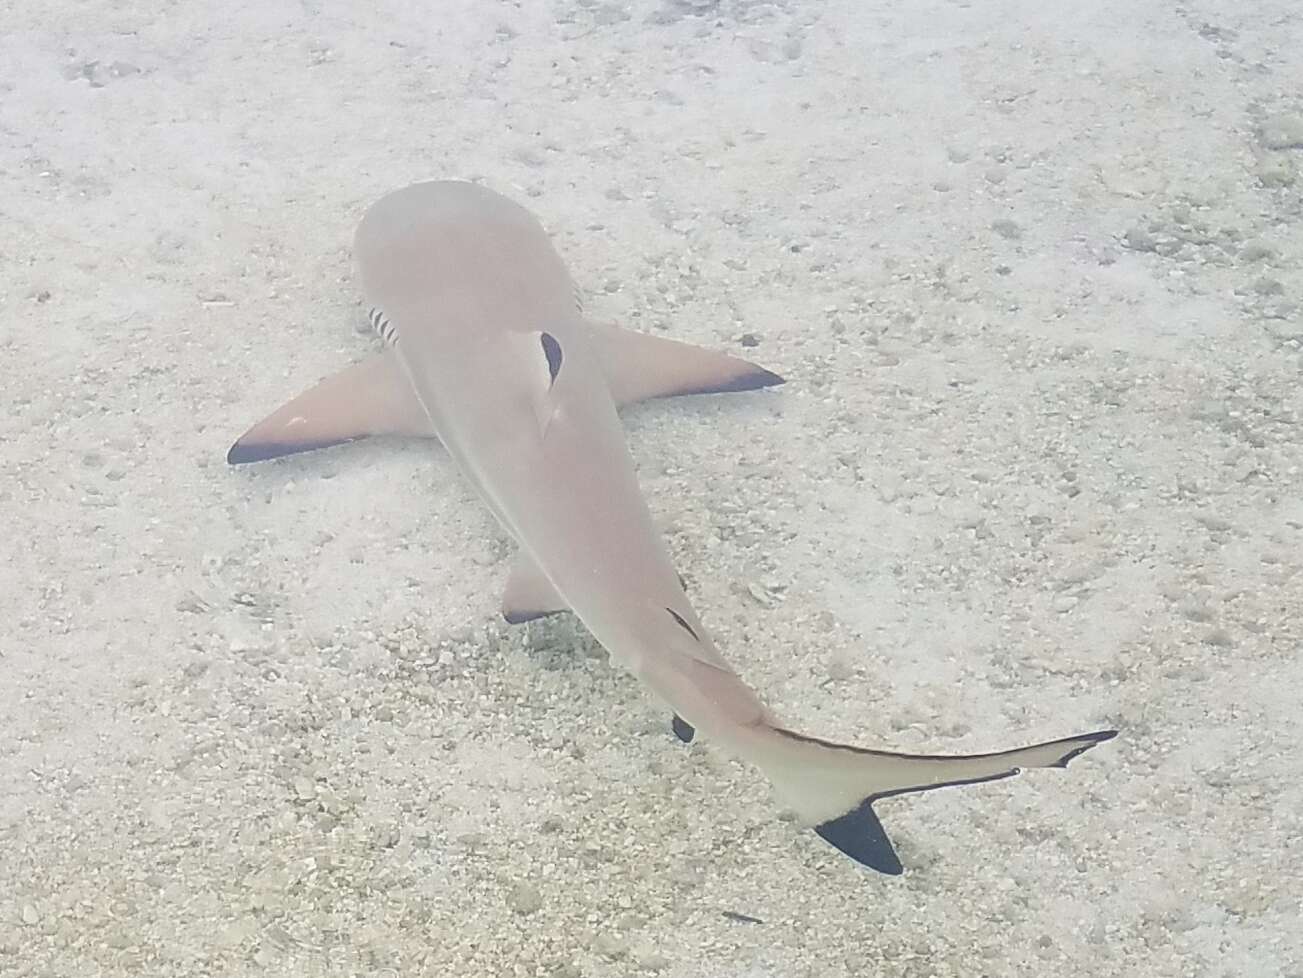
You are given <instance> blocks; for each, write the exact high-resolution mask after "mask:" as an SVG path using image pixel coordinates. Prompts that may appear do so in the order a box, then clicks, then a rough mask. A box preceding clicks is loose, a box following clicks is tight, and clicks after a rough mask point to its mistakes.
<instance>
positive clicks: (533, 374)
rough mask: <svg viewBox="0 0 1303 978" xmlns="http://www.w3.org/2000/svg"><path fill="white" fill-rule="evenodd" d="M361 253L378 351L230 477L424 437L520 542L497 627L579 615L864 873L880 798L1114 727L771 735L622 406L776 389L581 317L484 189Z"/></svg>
mask: <svg viewBox="0 0 1303 978" xmlns="http://www.w3.org/2000/svg"><path fill="white" fill-rule="evenodd" d="M354 257H355V259H356V262H357V266H358V269H359V272H360V278H361V283H362V287H363V290H364V293H365V295H366V297H367V299H368V300H369V303H370V309H371V311H370V313H369V318H370V321H371V324H372V326H373V327H374V329H375V332H376V333H377V334H378V335H379V337H380V340H381V349H380V351H379V352H378V353H376V354H374V355H373V356H371V357H370V358H369V359H366V360H363V361H361V362H359V363H357V364H355V365H353V366H350V367H347V368H346V369H344V370H342V371H341V372H339V373H337V374H335V375H333V376H331V377H328V378H326V379H325V380H323V381H321V382H320V383H318V384H316V385H315V386H313V387H311V388H309V389H308V390H307V391H305V392H304V393H302V394H300V395H299V396H297V397H295V398H294V399H293V400H291V401H289V402H288V403H287V404H285V405H284V406H283V407H281V408H279V409H278V410H276V411H274V412H273V413H272V414H271V415H269V416H268V417H267V418H266V419H264V420H263V421H260V422H259V423H257V424H256V425H254V426H253V427H252V428H250V429H249V430H248V431H247V432H246V433H245V434H244V435H242V436H241V437H240V438H239V439H238V440H237V441H236V442H235V443H234V444H233V445H232V446H231V448H230V450H229V452H228V454H227V461H228V462H230V463H231V464H233V465H241V464H245V463H250V462H256V461H262V460H265V459H271V458H277V457H280V456H286V455H292V454H294V453H298V452H304V451H308V450H312V449H319V448H324V447H327V446H330V445H336V444H341V443H344V442H350V441H354V440H356V439H360V438H367V437H372V436H407V437H418V438H429V439H437V440H438V441H439V442H441V443H442V444H443V446H444V448H445V449H446V450H447V452H448V453H449V454H450V455H451V456H452V458H453V459H454V460H455V461H456V463H457V465H458V466H459V467H460V469H461V471H462V472H463V473H464V475H465V477H466V478H467V479H468V480H469V481H470V483H471V484H472V485H473V487H474V489H475V490H476V492H477V494H478V495H479V497H480V498H481V499H482V500H483V501H484V503H485V504H486V505H487V506H488V508H489V509H490V510H491V511H492V513H493V515H494V516H495V517H496V518H497V520H498V522H499V523H500V524H501V525H502V527H503V529H504V530H505V531H506V532H507V533H508V534H509V535H510V536H511V537H512V539H513V540H514V541H515V542H516V544H517V545H518V551H517V553H516V555H515V557H514V564H513V566H512V568H511V570H510V572H509V574H508V578H507V582H506V588H505V592H504V597H503V604H502V613H503V615H504V616H505V617H506V619H507V620H508V621H509V622H512V623H521V622H527V621H530V620H533V619H536V618H540V617H542V616H545V615H551V614H554V613H557V612H563V611H570V612H573V613H574V614H575V615H576V616H578V618H579V620H580V621H581V622H582V623H583V625H584V626H585V627H586V628H587V629H588V631H589V632H590V633H591V634H592V635H593V636H594V638H595V639H596V640H597V641H598V642H599V643H600V644H601V645H602V646H603V647H604V648H605V649H606V651H607V653H608V654H609V656H610V659H611V661H612V662H613V663H614V664H617V665H619V666H620V667H622V668H624V669H625V670H627V671H628V672H629V673H631V674H632V675H633V676H634V677H636V678H637V679H638V680H639V681H641V682H642V683H643V684H644V685H645V686H646V687H647V689H648V690H650V691H651V693H652V694H654V696H655V697H656V698H657V699H659V700H660V701H661V702H662V703H663V704H664V705H665V707H666V708H667V712H668V714H669V716H670V718H671V719H670V727H671V729H672V731H673V733H674V734H675V735H676V736H677V737H678V738H679V739H680V740H682V741H685V742H690V741H693V740H694V739H696V738H698V737H700V738H701V739H702V740H705V741H708V742H711V743H713V744H715V745H716V746H717V747H718V748H720V749H722V750H723V751H725V752H727V753H729V754H731V755H733V756H735V757H737V758H739V759H741V760H742V761H744V762H746V763H748V764H750V765H751V766H753V767H754V768H756V769H758V770H759V771H760V773H761V774H762V775H763V776H764V777H766V778H767V779H768V781H769V782H770V783H771V785H772V787H773V790H774V792H775V793H776V794H777V796H778V798H779V800H780V802H781V803H782V804H784V805H786V806H787V807H788V808H789V809H790V810H791V811H794V812H795V814H796V816H797V817H798V819H799V821H800V822H801V823H802V824H804V825H805V826H808V827H810V828H812V829H813V830H814V831H815V833H817V835H818V836H819V837H821V838H822V839H823V840H825V841H826V842H828V843H830V844H831V845H832V846H834V847H836V848H837V849H838V850H840V851H841V852H843V853H845V854H846V855H847V856H849V857H850V858H851V859H853V860H855V861H856V862H858V863H860V864H861V865H863V866H866V867H868V868H870V869H872V870H877V871H879V872H882V873H886V874H891V875H896V874H900V873H901V872H902V871H903V865H902V863H901V860H900V857H899V855H898V854H897V851H896V849H895V847H894V845H893V844H892V842H891V840H890V838H889V837H888V835H887V833H886V831H885V829H884V827H883V825H882V822H881V820H880V819H879V817H878V814H877V812H876V810H875V807H874V806H875V805H876V804H877V803H879V802H881V801H882V800H884V799H889V798H894V797H896V796H899V795H904V794H909V793H913V792H924V791H931V790H934V789H938V788H944V787H949V786H953V785H971V784H977V783H979V782H986V781H995V780H997V779H1001V778H1008V777H1012V776H1013V775H1016V774H1018V773H1020V771H1022V770H1023V769H1024V768H1033V767H1053V768H1062V767H1066V766H1067V765H1068V762H1069V761H1071V760H1072V759H1073V758H1075V757H1077V756H1078V755H1080V754H1082V753H1083V752H1085V751H1087V750H1089V749H1090V748H1092V747H1094V746H1096V745H1097V744H1099V743H1101V742H1103V741H1106V740H1108V739H1110V738H1112V737H1113V736H1115V734H1116V732H1117V731H1115V730H1111V729H1110V730H1097V731H1094V732H1092V733H1085V734H1079V735H1076V736H1070V737H1064V738H1061V739H1058V740H1050V741H1046V742H1043V743H1036V744H1032V745H1030V746H1025V747H1019V748H1016V749H1011V750H1000V751H996V752H993V753H984V754H970V755H940V754H932V755H918V754H907V753H896V752H892V751H887V750H878V749H870V748H867V747H861V746H856V745H852V744H843V743H836V742H834V741H831V740H825V739H822V738H820V737H815V736H811V735H809V734H807V733H803V732H799V731H797V730H795V729H793V728H792V727H791V726H789V725H788V724H786V723H784V722H782V721H781V720H780V719H779V718H778V717H777V716H776V715H775V714H774V712H772V711H771V710H770V709H769V708H768V707H767V706H766V705H765V704H764V703H763V702H762V701H761V699H760V697H759V696H758V695H757V694H756V693H755V692H754V691H753V690H752V689H751V688H750V687H749V686H748V685H747V684H746V683H745V682H744V681H743V680H742V679H741V678H740V676H739V675H738V673H737V672H736V671H735V670H734V668H733V667H732V666H731V665H730V664H729V662H728V661H727V660H726V659H725V658H724V656H723V654H722V653H721V652H720V651H719V649H718V648H717V647H716V645H715V643H714V642H713V641H712V640H711V637H710V634H709V632H708V631H707V629H706V627H705V625H704V624H703V623H702V621H701V619H700V618H699V617H698V615H697V613H696V611H695V610H694V609H693V606H692V603H691V602H690V601H689V598H688V594H687V593H686V590H685V588H684V584H683V579H682V578H681V576H680V575H679V573H678V572H677V570H676V569H675V567H674V564H673V562H672V560H671V558H670V555H669V552H668V550H667V548H666V545H665V542H664V540H663V539H662V537H661V535H660V533H659V532H658V531H657V529H656V527H655V526H654V524H653V520H652V515H651V512H650V510H649V508H648V504H647V502H646V500H645V498H644V496H643V494H642V492H641V490H640V487H639V484H638V479H637V475H636V472H635V467H634V463H633V459H632V457H631V455H630V452H629V448H628V445H627V442H626V439H625V434H624V430H623V428H622V426H621V422H620V418H619V414H618V409H619V408H620V407H621V406H623V405H627V404H632V403H635V402H639V401H645V400H649V399H652V398H660V397H671V396H675V395H681V394H711V393H726V392H741V391H751V390H756V389H759V388H766V387H772V386H775V385H778V384H781V383H783V378H782V377H780V376H779V375H777V374H775V373H773V372H771V371H769V370H766V369H764V368H763V367H760V366H757V365H756V364H754V363H751V362H749V361H747V360H744V359H741V358H738V357H735V356H732V355H730V354H726V353H721V352H715V351H711V350H707V349H704V348H701V347H698V346H693V345H690V344H686V343H682V342H679V341H676V340H673V339H670V338H668V337H661V336H655V335H652V334H648V333H642V332H638V331H633V330H626V329H622V328H619V327H617V326H612V325H607V324H602V323H598V322H595V321H593V320H592V319H590V318H589V317H587V316H586V315H585V313H584V311H583V307H582V303H581V302H579V301H577V300H576V296H577V294H578V293H577V290H576V287H575V284H574V281H573V280H572V278H571V275H570V273H569V271H568V270H567V268H566V265H565V263H564V262H563V260H562V258H561V256H560V255H559V253H558V252H557V250H556V248H555V247H554V245H553V242H552V239H551V238H550V236H549V235H548V233H547V232H546V231H545V230H544V228H543V226H542V225H541V224H540V222H539V221H538V220H537V219H536V218H535V217H534V215H533V214H532V213H531V212H530V211H529V210H528V209H527V208H525V207H523V206H521V205H520V204H518V203H516V202H514V201H512V200H510V199H509V198H507V197H505V196H503V195H501V194H498V193H496V192H494V191H493V190H491V189H489V188H487V187H485V186H482V185H480V184H477V183H472V182H463V181H456V180H436V181H428V182H422V183H416V184H413V185H411V186H408V187H405V188H402V189H399V190H395V191H393V192H391V193H389V194H387V195H385V196H384V197H382V198H380V199H379V200H378V201H376V202H375V203H374V204H372V205H371V206H370V208H369V209H368V210H367V211H366V212H365V214H364V216H363V217H362V220H361V222H360V224H359V225H358V228H357V232H356V235H355V238H354Z"/></svg>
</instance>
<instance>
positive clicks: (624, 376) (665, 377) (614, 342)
mask: <svg viewBox="0 0 1303 978" xmlns="http://www.w3.org/2000/svg"><path fill="white" fill-rule="evenodd" d="M587 327H588V336H589V339H590V340H591V342H592V344H593V347H594V348H595V349H596V351H597V356H598V359H599V360H600V361H601V364H602V373H603V374H604V375H605V377H606V383H607V386H608V387H609V388H610V390H611V396H612V397H613V398H614V399H615V403H616V404H632V403H634V402H635V401H646V400H650V399H651V398H654V397H675V396H677V395H679V394H724V393H729V392H732V391H750V390H756V389H757V388H760V387H772V386H774V385H776V384H781V383H782V382H783V378H782V377H780V376H778V374H776V373H773V372H772V371H770V370H766V369H765V368H764V367H760V366H757V365H756V364H754V363H751V362H750V361H749V360H743V359H741V358H740V357H734V356H729V355H728V354H727V353H719V352H717V351H715V350H707V349H704V348H703V347H699V346H693V345H691V344H690V343H680V342H678V341H677V340H671V339H666V338H665V337H663V336H652V335H651V334H650V333H639V332H635V331H633V330H628V329H620V328H619V327H617V326H608V325H605V324H602V323H594V322H588V323H587Z"/></svg>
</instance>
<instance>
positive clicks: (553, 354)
mask: <svg viewBox="0 0 1303 978" xmlns="http://www.w3.org/2000/svg"><path fill="white" fill-rule="evenodd" d="M539 338H540V339H541V340H542V343H543V356H545V357H547V372H548V374H549V375H550V376H551V378H552V380H551V382H552V383H556V375H557V374H559V373H560V372H561V344H560V343H558V342H557V339H556V337H555V336H553V335H552V334H551V333H540V334H539Z"/></svg>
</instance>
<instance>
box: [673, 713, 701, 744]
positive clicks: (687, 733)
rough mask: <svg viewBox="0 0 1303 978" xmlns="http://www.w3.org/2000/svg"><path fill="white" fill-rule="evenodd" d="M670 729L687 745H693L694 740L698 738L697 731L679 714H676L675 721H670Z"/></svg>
mask: <svg viewBox="0 0 1303 978" xmlns="http://www.w3.org/2000/svg"><path fill="white" fill-rule="evenodd" d="M670 729H671V730H673V731H674V736H676V737H678V738H679V740H681V741H683V742H684V743H685V744H690V743H692V738H693V737H695V736H697V729H696V728H695V727H694V726H693V725H692V724H690V723H688V721H687V720H685V719H683V717H681V716H679V715H678V714H677V713H676V714H674V719H673V720H671V721H670Z"/></svg>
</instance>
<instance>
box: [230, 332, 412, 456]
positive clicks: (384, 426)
mask: <svg viewBox="0 0 1303 978" xmlns="http://www.w3.org/2000/svg"><path fill="white" fill-rule="evenodd" d="M372 435H407V436H414V437H419V438H434V437H436V435H435V433H434V430H433V428H432V427H431V426H430V419H429V417H428V416H427V415H426V413H425V409H424V408H423V407H421V403H420V401H418V400H417V398H416V395H415V394H414V393H412V386H411V384H410V383H409V382H408V379H407V375H406V374H405V373H404V372H403V368H402V365H401V364H400V363H399V362H398V359H397V356H396V355H395V354H394V352H393V351H392V350H386V351H385V352H384V353H381V354H378V355H377V356H374V357H371V358H370V359H369V360H363V361H362V362H361V363H356V364H354V365H353V366H351V367H348V368H346V369H344V370H341V371H340V372H339V373H337V374H333V375H332V376H330V377H327V378H326V379H325V380H323V381H321V382H320V383H319V384H317V385H316V386H315V387H312V388H310V389H309V390H307V391H304V392H303V393H302V394H300V395H299V396H298V397H296V398H294V400H292V401H290V402H289V403H288V404H285V405H283V406H281V407H280V408H277V409H276V410H275V411H274V412H272V413H271V414H270V415H268V416H267V417H266V418H264V419H263V420H262V421H259V422H258V423H257V424H256V425H254V426H253V427H252V428H250V429H249V430H248V431H246V432H245V433H244V434H243V435H241V436H240V438H239V440H237V441H236V443H235V444H234V445H232V446H231V450H230V451H229V452H227V454H226V461H227V462H229V463H230V464H231V465H241V464H243V463H245V462H261V461H262V460H263V459H269V458H277V457H278V456H281V455H293V454H294V453H296V452H306V451H310V450H312V449H314V448H325V447H327V446H328V445H339V444H342V443H344V442H349V441H356V440H357V439H359V438H367V437H369V436H372Z"/></svg>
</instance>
